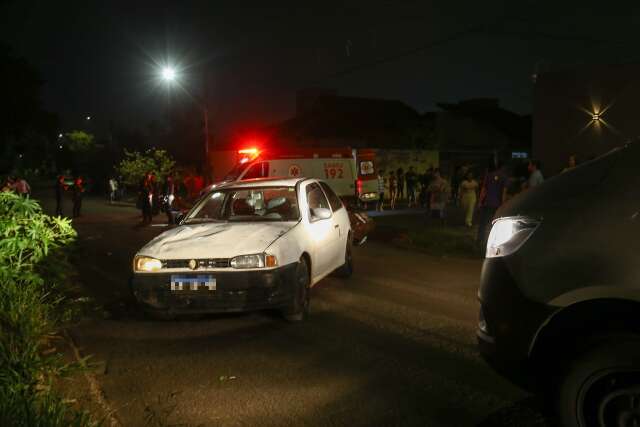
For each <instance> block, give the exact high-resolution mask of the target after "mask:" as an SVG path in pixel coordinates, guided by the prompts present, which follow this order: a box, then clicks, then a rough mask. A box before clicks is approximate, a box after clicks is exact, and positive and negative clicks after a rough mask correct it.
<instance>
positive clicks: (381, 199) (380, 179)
mask: <svg viewBox="0 0 640 427" xmlns="http://www.w3.org/2000/svg"><path fill="white" fill-rule="evenodd" d="M378 197H379V198H378V203H377V205H376V210H377V211H378V212H382V211H383V210H384V171H383V170H378Z"/></svg>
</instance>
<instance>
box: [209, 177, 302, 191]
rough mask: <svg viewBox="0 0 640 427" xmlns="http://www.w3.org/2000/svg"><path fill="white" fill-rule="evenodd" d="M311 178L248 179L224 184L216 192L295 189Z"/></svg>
mask: <svg viewBox="0 0 640 427" xmlns="http://www.w3.org/2000/svg"><path fill="white" fill-rule="evenodd" d="M306 179H309V178H287V177H272V178H255V179H247V180H243V181H234V182H230V183H227V184H223V185H221V186H219V187H216V190H220V189H223V188H254V187H265V186H269V187H295V186H296V184H298V183H299V182H302V181H304V180H306Z"/></svg>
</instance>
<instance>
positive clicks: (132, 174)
mask: <svg viewBox="0 0 640 427" xmlns="http://www.w3.org/2000/svg"><path fill="white" fill-rule="evenodd" d="M124 155H125V158H124V160H122V161H121V162H120V164H119V165H118V167H117V168H116V169H117V171H118V173H119V174H120V175H122V179H123V180H124V183H125V184H127V185H132V186H133V185H138V184H140V181H141V180H142V178H143V176H144V174H145V173H146V172H148V171H151V172H153V173H154V174H155V175H156V176H157V177H158V179H159V180H160V181H163V180H164V179H165V177H166V176H167V175H168V174H169V172H171V170H172V169H173V167H174V166H175V163H176V162H175V161H174V160H173V159H172V158H171V156H170V155H169V154H168V153H167V152H166V151H165V150H155V149H153V150H147V151H145V152H144V153H140V152H138V151H127V150H125V151H124Z"/></svg>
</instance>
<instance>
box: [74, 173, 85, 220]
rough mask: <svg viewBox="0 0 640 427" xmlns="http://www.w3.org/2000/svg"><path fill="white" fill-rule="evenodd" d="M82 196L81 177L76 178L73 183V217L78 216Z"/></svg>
mask: <svg viewBox="0 0 640 427" xmlns="http://www.w3.org/2000/svg"><path fill="white" fill-rule="evenodd" d="M83 194H84V180H83V179H82V177H81V176H78V177H77V178H76V179H75V181H73V217H74V218H77V217H79V216H80V209H81V208H82V196H83Z"/></svg>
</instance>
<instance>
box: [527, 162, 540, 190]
mask: <svg viewBox="0 0 640 427" xmlns="http://www.w3.org/2000/svg"><path fill="white" fill-rule="evenodd" d="M527 169H528V170H529V180H528V181H527V184H526V186H527V189H531V188H534V187H537V186H538V185H540V184H542V183H543V182H544V176H543V175H542V172H541V171H540V161H539V160H530V161H529V166H528V168H527Z"/></svg>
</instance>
